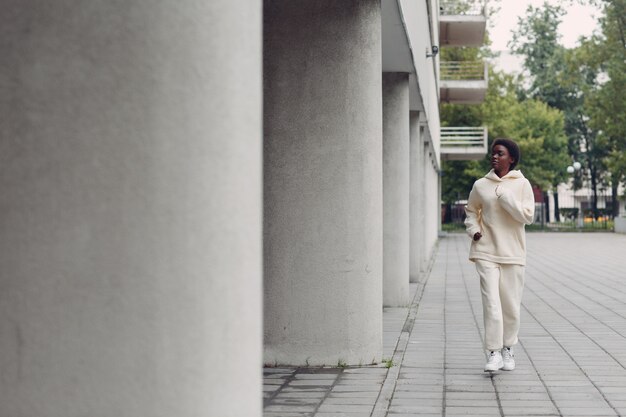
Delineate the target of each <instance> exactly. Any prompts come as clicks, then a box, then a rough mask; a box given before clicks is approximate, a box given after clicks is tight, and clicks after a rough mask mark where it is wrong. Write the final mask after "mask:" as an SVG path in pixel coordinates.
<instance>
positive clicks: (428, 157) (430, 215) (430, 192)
mask: <svg viewBox="0 0 626 417" xmlns="http://www.w3.org/2000/svg"><path fill="white" fill-rule="evenodd" d="M425 132H426V135H428V133H427V130H426V131H425ZM429 142H430V141H429V140H428V141H426V142H425V144H424V171H425V172H424V188H425V192H424V203H425V210H424V238H425V246H424V249H425V250H424V265H423V268H427V267H428V263H429V262H430V259H431V256H432V254H433V249H434V247H435V244H436V243H437V230H438V229H439V226H438V224H437V219H438V217H439V216H438V215H437V208H438V207H437V205H438V204H439V195H438V194H437V193H438V192H439V186H438V184H439V183H438V179H439V176H438V175H437V172H436V171H435V167H434V165H433V159H432V158H433V152H432V150H431V144H430V143H429Z"/></svg>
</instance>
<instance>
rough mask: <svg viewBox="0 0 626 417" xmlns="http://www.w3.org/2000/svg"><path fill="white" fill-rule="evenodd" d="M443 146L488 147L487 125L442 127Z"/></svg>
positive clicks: (441, 138)
mask: <svg viewBox="0 0 626 417" xmlns="http://www.w3.org/2000/svg"><path fill="white" fill-rule="evenodd" d="M440 140H441V142H440V143H441V148H442V149H443V148H445V147H460V146H462V147H472V148H474V147H475V148H483V147H484V148H485V149H486V148H487V128H486V127H442V128H441V131H440Z"/></svg>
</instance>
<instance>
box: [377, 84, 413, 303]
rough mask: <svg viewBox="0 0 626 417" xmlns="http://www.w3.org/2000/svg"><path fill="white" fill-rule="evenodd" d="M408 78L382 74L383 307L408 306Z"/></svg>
mask: <svg viewBox="0 0 626 417" xmlns="http://www.w3.org/2000/svg"><path fill="white" fill-rule="evenodd" d="M409 143H410V138H409V74H407V73H395V72H385V73H383V213H384V217H383V219H384V220H383V234H384V240H383V255H384V256H383V305H384V306H386V307H397V306H405V305H407V304H408V302H409V235H410V232H409V161H410V150H409Z"/></svg>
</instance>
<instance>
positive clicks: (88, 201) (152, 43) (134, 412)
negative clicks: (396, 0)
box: [0, 0, 379, 417]
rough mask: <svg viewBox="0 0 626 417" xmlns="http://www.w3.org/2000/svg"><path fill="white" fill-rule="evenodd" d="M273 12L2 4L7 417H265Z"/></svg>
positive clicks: (0, 411)
mask: <svg viewBox="0 0 626 417" xmlns="http://www.w3.org/2000/svg"><path fill="white" fill-rule="evenodd" d="M260 11H261V9H260V4H258V3H257V2H255V1H243V2H231V1H228V0H214V1H210V2H206V1H194V0H191V1H186V2H183V3H174V2H164V1H157V2H145V1H138V0H129V1H126V2H110V1H104V0H93V1H90V2H76V1H68V0H58V1H54V2H22V1H17V0H15V1H4V2H3V11H2V13H1V14H0V39H1V40H0V56H2V63H1V64H0V90H1V91H2V94H1V95H0V114H2V119H1V122H0V123H1V129H0V132H1V133H0V134H1V137H0V230H2V232H1V233H0V265H2V268H0V352H2V353H1V355H0V415H2V416H29V417H75V416H76V417H77V416H93V417H97V416H117V417H122V416H128V417H137V416H163V417H166V416H167V417H171V416H177V417H191V416H194V417H196V416H207V417H208V416H220V417H222V416H233V417H234V416H260V415H261V395H260V392H261V375H260V366H261V135H260V130H261V120H260V117H261V107H260V106H261V97H260V93H261V79H260V74H261V41H260V35H261V27H260V26H261V25H260V24H261V16H260ZM377 75H378V76H379V74H377Z"/></svg>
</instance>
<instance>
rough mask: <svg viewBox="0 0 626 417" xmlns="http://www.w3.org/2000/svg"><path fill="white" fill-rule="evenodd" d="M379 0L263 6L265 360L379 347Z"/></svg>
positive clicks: (333, 358)
mask: <svg viewBox="0 0 626 417" xmlns="http://www.w3.org/2000/svg"><path fill="white" fill-rule="evenodd" d="M380 18H381V16H380V2H379V0H349V1H342V2H336V1H333V0H304V1H298V2H294V1H291V0H272V1H266V2H265V7H264V50H265V55H264V77H265V78H264V136H265V137H264V158H265V161H264V175H265V181H264V193H265V194H264V199H265V202H264V204H265V221H264V236H265V251H264V252H265V263H264V265H265V267H264V269H265V288H264V290H265V362H266V363H270V364H275V363H277V364H294V365H297V364H302V365H304V364H307V363H308V364H310V365H322V364H325V365H337V363H338V362H340V361H341V362H345V363H347V364H359V363H362V364H368V363H371V362H376V361H379V360H380V359H381V355H382V238H383V236H382V99H381V90H382V82H381V54H380V48H381V35H380Z"/></svg>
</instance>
